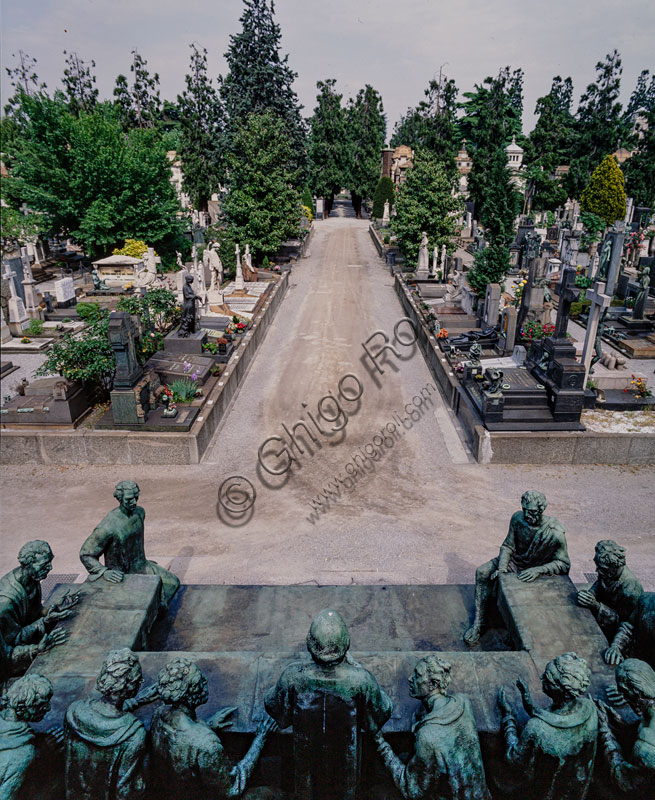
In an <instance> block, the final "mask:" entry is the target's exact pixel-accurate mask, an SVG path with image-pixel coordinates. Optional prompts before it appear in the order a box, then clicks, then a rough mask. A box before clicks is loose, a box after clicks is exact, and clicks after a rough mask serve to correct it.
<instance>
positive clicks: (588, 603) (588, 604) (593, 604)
mask: <svg viewBox="0 0 655 800" xmlns="http://www.w3.org/2000/svg"><path fill="white" fill-rule="evenodd" d="M578 605H579V606H583V608H592V609H594V608H598V606H599V605H600V603H599V602H598V600H596V598H595V597H594V596H593V594H592V593H591V592H590V591H589V590H588V589H583V590H582V591H580V592H578Z"/></svg>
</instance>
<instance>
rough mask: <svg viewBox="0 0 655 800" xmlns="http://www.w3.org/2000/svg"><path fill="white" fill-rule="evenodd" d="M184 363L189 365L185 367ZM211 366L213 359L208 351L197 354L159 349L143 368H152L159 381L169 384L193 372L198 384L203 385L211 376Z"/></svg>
mask: <svg viewBox="0 0 655 800" xmlns="http://www.w3.org/2000/svg"><path fill="white" fill-rule="evenodd" d="M185 363H186V364H190V365H191V366H190V367H186V366H185ZM213 366H214V359H213V358H212V357H211V354H210V353H203V354H202V355H201V356H199V355H191V354H189V353H172V352H170V351H165V350H159V351H158V352H156V353H155V354H154V356H151V357H150V358H149V359H148V361H147V362H146V364H145V365H144V369H154V371H155V372H156V373H157V375H159V378H160V380H161V382H162V383H165V384H170V383H171V382H172V381H174V380H178V379H180V378H190V376H191V375H192V374H193V375H196V376H197V377H196V379H195V380H196V382H197V384H198V386H204V384H205V383H206V382H207V380H209V378H210V377H211V369H212V367H213Z"/></svg>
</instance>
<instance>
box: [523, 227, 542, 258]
mask: <svg viewBox="0 0 655 800" xmlns="http://www.w3.org/2000/svg"><path fill="white" fill-rule="evenodd" d="M524 246H525V260H524V261H523V263H524V264H526V265H527V264H529V263H530V261H532V259H533V258H539V251H540V248H541V236H539V234H538V233H537V232H536V231H530V232H529V233H526V235H525V239H524Z"/></svg>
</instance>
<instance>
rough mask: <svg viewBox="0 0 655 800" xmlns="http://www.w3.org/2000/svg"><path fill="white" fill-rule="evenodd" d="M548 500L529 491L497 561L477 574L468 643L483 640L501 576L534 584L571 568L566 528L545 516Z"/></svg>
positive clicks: (514, 519) (467, 635)
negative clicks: (508, 574) (507, 574)
mask: <svg viewBox="0 0 655 800" xmlns="http://www.w3.org/2000/svg"><path fill="white" fill-rule="evenodd" d="M545 510H546V498H545V496H544V495H543V494H542V493H541V492H535V491H528V492H525V493H524V495H523V497H522V498H521V510H520V511H517V512H516V513H515V514H513V515H512V519H511V520H510V523H509V531H508V533H507V536H506V537H505V541H504V542H503V543H502V545H501V547H500V553H499V554H498V556H496V558H493V559H492V560H491V561H487V563H486V564H483V565H482V566H481V567H478V568H477V570H476V572H475V618H474V620H473V625H471V627H470V628H469V629H468V630H467V631H466V633H465V634H464V641H465V642H466V644H468V645H470V646H472V645H474V644H477V642H478V641H479V640H480V635H481V634H482V631H483V629H484V625H485V621H486V614H487V608H488V604H489V602H491V600H492V599H495V597H496V596H497V591H498V580H497V579H498V575H499V574H500V573H503V572H516V573H518V578H519V580H521V581H525V582H530V581H534V580H535V579H536V578H538V577H540V576H542V575H561V574H564V573H567V572H568V571H569V569H570V567H571V562H570V560H569V554H568V550H567V547H566V535H565V533H564V528H563V527H562V526H561V525H560V523H559V521H558V520H557V519H555V517H548V516H546V515H545V514H544V511H545Z"/></svg>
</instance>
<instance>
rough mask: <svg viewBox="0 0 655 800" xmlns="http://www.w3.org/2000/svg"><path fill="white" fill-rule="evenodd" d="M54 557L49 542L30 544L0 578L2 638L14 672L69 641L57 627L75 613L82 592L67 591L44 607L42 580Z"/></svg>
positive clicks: (39, 540)
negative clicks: (46, 651) (66, 640)
mask: <svg viewBox="0 0 655 800" xmlns="http://www.w3.org/2000/svg"><path fill="white" fill-rule="evenodd" d="M53 558H54V556H53V554H52V550H51V549H50V545H49V544H48V543H47V542H44V541H42V540H41V539H35V540H34V541H32V542H27V543H26V544H24V545H23V546H22V547H21V549H20V552H19V553H18V566H17V567H16V568H15V569H13V570H12V571H11V572H8V573H7V574H6V575H4V576H3V577H2V578H0V638H1V639H2V640H4V646H3V650H4V657H3V661H5V669H6V670H7V671H8V672H10V673H11V672H13V670H14V669H15V668H16V667H17V666H18V665H22V666H27V665H28V664H29V662H30V661H31V660H32V659H33V658H34V657H35V656H37V655H38V654H39V653H42V652H44V651H45V650H49V649H50V648H51V647H54V646H55V645H58V644H61V643H62V642H64V641H65V639H66V633H65V632H64V631H63V630H61V629H54V628H55V625H56V624H57V623H58V622H59V621H61V620H63V619H66V618H67V617H69V616H70V615H71V614H72V613H73V608H74V606H75V605H76V604H77V602H78V600H79V592H67V593H66V594H65V595H64V597H63V598H62V599H61V600H60V601H59V602H58V603H53V604H51V605H49V606H47V607H44V606H43V602H42V598H41V581H42V580H44V579H45V578H46V577H47V575H48V573H49V572H50V570H51V569H52V561H53ZM53 629H54V630H53ZM7 662H8V663H7Z"/></svg>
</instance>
